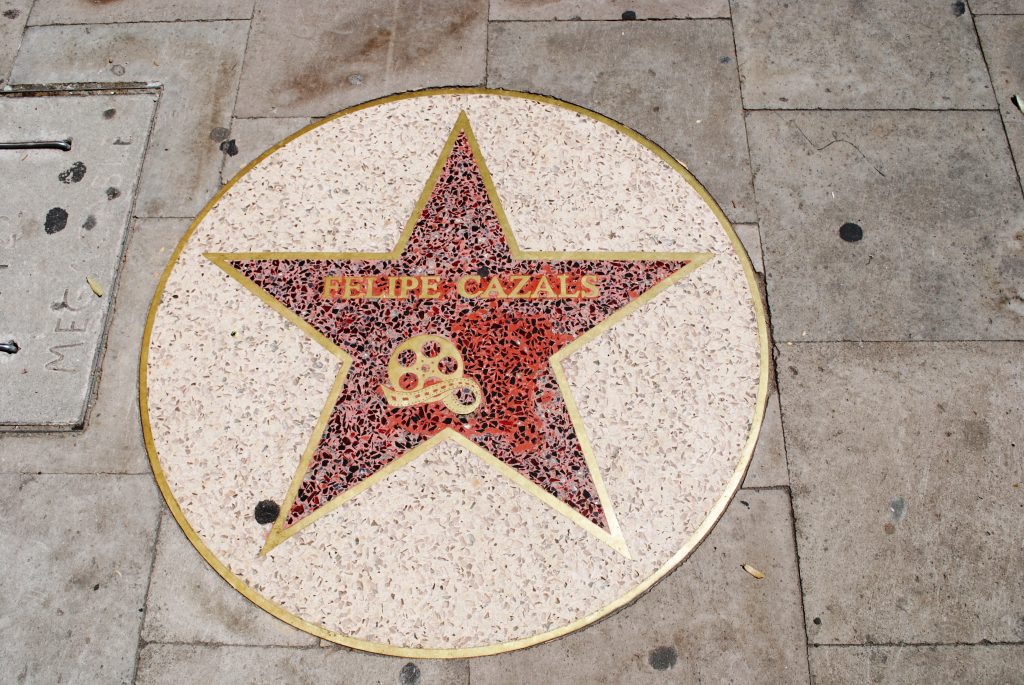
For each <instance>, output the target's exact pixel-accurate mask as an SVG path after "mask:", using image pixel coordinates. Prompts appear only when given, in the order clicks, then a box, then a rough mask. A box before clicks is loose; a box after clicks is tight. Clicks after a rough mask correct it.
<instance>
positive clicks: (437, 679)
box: [136, 643, 477, 685]
mask: <svg viewBox="0 0 1024 685" xmlns="http://www.w3.org/2000/svg"><path fill="white" fill-rule="evenodd" d="M474 663H477V662H474ZM136 682H137V683H138V684H139V685H150V684H152V685H158V684H159V685H163V684H166V685H179V684H180V683H183V682H185V683H190V682H215V683H223V684H224V685H232V684H234V683H238V685H250V684H251V683H254V682H260V683H270V682H279V683H317V682H329V683H338V684H339V685H391V684H392V683H397V684H400V685H414V684H415V685H419V684H421V683H422V685H468V683H469V662H467V661H410V660H409V659H399V658H393V657H385V656H377V655H372V654H364V653H362V652H355V651H352V650H349V649H345V648H342V647H333V646H332V647H329V648H321V647H311V648H295V647H291V648H289V647H237V646H214V645H169V644H159V643H154V644H148V645H146V646H145V647H143V649H142V652H141V655H140V657H139V672H138V678H137V680H136Z"/></svg>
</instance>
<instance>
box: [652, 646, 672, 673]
mask: <svg viewBox="0 0 1024 685" xmlns="http://www.w3.org/2000/svg"><path fill="white" fill-rule="evenodd" d="M678 660H679V654H678V653H677V652H676V648H675V647H657V648H655V649H652V650H651V653H650V654H648V655H647V663H649V664H650V665H651V668H653V669H654V670H655V671H667V670H668V669H670V668H672V667H673V666H675V665H676V661H678Z"/></svg>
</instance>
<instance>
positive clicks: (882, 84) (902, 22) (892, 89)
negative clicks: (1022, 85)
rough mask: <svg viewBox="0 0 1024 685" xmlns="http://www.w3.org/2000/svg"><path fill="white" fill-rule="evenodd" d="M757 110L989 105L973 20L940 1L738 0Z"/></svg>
mask: <svg viewBox="0 0 1024 685" xmlns="http://www.w3.org/2000/svg"><path fill="white" fill-rule="evenodd" d="M732 7H733V24H734V25H735V27H736V48H737V50H738V51H739V63H740V76H741V78H742V83H743V104H744V105H745V106H746V107H750V108H753V109H773V108H774V109H801V108H803V109H818V108H846V109H873V108H911V107H914V108H923V109H949V108H954V107H959V108H988V107H992V105H993V98H992V85H991V82H990V80H989V76H988V73H987V72H986V70H985V62H984V60H983V59H982V57H981V51H980V50H979V49H978V39H977V36H976V35H975V32H974V25H973V23H972V22H971V16H970V14H968V13H966V12H964V13H960V14H958V12H959V11H960V10H959V8H958V7H956V6H955V3H952V2H935V1H934V0H903V1H902V2H888V0H835V1H833V2H820V3H801V2H789V1H788V0H734V2H733V3H732Z"/></svg>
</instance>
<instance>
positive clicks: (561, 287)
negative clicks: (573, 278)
mask: <svg viewBox="0 0 1024 685" xmlns="http://www.w3.org/2000/svg"><path fill="white" fill-rule="evenodd" d="M558 296H559V297H564V298H567V299H571V298H573V297H579V296H580V294H579V293H570V292H569V274H559V275H558Z"/></svg>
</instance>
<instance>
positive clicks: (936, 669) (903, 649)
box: [810, 645, 1024, 685]
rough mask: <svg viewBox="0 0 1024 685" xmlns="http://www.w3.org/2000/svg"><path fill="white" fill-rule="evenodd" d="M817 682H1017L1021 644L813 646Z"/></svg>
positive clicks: (1023, 660) (1022, 662)
mask: <svg viewBox="0 0 1024 685" xmlns="http://www.w3.org/2000/svg"><path fill="white" fill-rule="evenodd" d="M810 661H811V675H812V678H813V682H814V683H815V685H846V684H847V683H848V684H849V685H859V684H860V683H881V684H883V685H884V684H886V683H893V684H894V685H895V684H896V683H960V684H962V685H973V684H975V683H977V685H982V683H984V684H986V685H988V684H990V683H1019V682H1021V674H1022V673H1024V645H971V646H943V647H913V646H900V647H812V648H811V649H810Z"/></svg>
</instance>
